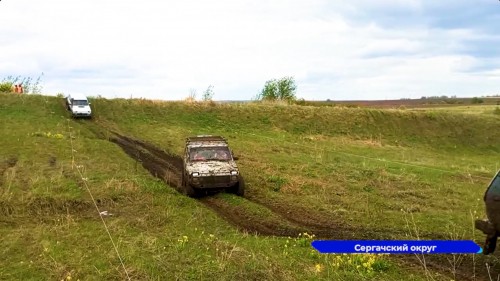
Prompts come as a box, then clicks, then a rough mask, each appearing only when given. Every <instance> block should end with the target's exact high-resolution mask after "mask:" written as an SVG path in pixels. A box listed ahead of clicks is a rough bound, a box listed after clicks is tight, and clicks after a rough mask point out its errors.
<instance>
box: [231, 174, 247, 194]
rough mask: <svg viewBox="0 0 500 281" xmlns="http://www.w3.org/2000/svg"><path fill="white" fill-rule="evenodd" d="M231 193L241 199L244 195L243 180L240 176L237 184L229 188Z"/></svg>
mask: <svg viewBox="0 0 500 281" xmlns="http://www.w3.org/2000/svg"><path fill="white" fill-rule="evenodd" d="M231 193H234V194H236V195H238V196H242V197H243V196H244V195H245V180H244V179H243V176H241V175H240V179H239V181H238V183H237V184H235V185H234V186H233V187H232V188H231Z"/></svg>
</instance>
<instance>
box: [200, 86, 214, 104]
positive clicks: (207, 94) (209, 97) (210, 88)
mask: <svg viewBox="0 0 500 281" xmlns="http://www.w3.org/2000/svg"><path fill="white" fill-rule="evenodd" d="M213 88H214V86H212V85H210V86H208V88H207V89H206V90H205V92H203V96H202V99H203V101H211V100H212V98H213V97H214V90H213Z"/></svg>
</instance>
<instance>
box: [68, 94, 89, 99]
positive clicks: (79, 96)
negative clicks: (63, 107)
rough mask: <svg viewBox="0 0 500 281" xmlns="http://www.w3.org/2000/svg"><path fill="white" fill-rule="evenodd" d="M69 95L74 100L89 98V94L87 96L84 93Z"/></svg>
mask: <svg viewBox="0 0 500 281" xmlns="http://www.w3.org/2000/svg"><path fill="white" fill-rule="evenodd" d="M69 97H70V98H71V99H74V100H87V96H85V95H84V94H78V93H76V94H70V95H69Z"/></svg>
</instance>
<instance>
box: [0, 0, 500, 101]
mask: <svg viewBox="0 0 500 281" xmlns="http://www.w3.org/2000/svg"><path fill="white" fill-rule="evenodd" d="M499 27H500V1H498V0H453V1H451V0H376V1H375V0H350V1H344V0H342V1H341V0H300V1H299V0H269V1H249V0H218V1H206V0H205V1H203V0H182V1H180V0H179V1H177V0H168V1H160V0H158V1H153V0H147V1H146V0H145V1H130V0H119V1H118V0H99V1H98V0H85V1H82V0H80V1H76V0H74V1H70V0H43V1H41V0H1V1H0V79H1V78H4V77H7V76H9V75H12V76H18V75H20V76H23V77H33V78H34V79H36V78H37V77H38V76H40V75H41V73H42V72H43V77H42V85H43V92H44V93H46V94H56V93H64V94H69V93H72V92H78V93H83V94H87V95H90V96H97V95H101V96H103V97H107V98H114V97H126V98H129V97H130V96H132V97H145V98H152V99H165V100H179V99H184V98H186V97H187V96H188V95H189V93H190V91H191V89H196V90H197V92H198V98H199V97H201V95H202V92H203V91H204V90H205V89H207V88H208V86H209V85H212V86H213V91H214V93H215V94H214V99H215V100H249V99H252V98H253V97H255V95H256V94H258V93H259V91H260V90H261V89H262V87H263V85H264V83H265V82H266V80H269V79H273V78H281V77H284V76H293V77H294V78H295V80H296V83H297V86H298V89H297V96H298V97H299V98H304V99H308V100H326V99H334V100H335V99H337V100H348V99H399V98H420V97H421V96H433V95H448V96H450V95H457V96H459V97H461V96H462V97H473V96H481V95H491V94H500V32H498V30H499Z"/></svg>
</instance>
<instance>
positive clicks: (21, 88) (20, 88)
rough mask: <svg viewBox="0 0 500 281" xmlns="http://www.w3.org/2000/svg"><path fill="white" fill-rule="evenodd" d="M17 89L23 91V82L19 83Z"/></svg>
mask: <svg viewBox="0 0 500 281" xmlns="http://www.w3.org/2000/svg"><path fill="white" fill-rule="evenodd" d="M18 91H19V93H20V94H22V93H24V89H23V84H19V87H18Z"/></svg>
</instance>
